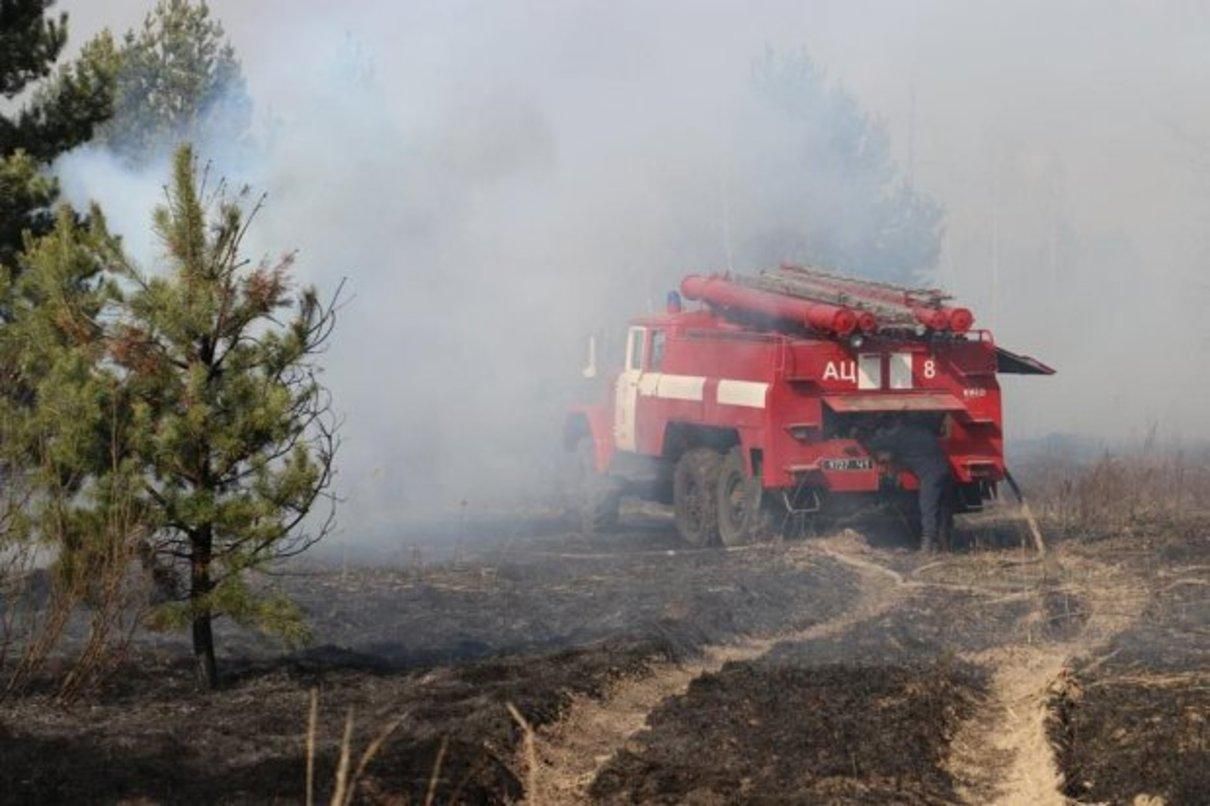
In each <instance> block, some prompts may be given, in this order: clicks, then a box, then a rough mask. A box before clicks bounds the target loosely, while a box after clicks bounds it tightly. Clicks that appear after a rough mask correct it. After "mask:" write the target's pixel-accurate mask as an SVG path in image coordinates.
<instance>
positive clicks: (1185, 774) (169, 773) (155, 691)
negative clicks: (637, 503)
mask: <svg viewBox="0 0 1210 806" xmlns="http://www.w3.org/2000/svg"><path fill="white" fill-rule="evenodd" d="M852 526H853V530H855V531H848V532H846V533H844V534H842V535H839V536H833V537H826V536H825V537H823V538H813V539H806V540H792V541H787V542H785V543H783V544H777V545H762V546H758V547H754V548H751V549H747V550H742V551H730V552H724V551H681V550H679V549H678V548H677V545H676V542H675V538H674V535H673V533H672V530H671V526H670V524H668V523H667V521H666V519H660V518H653V517H647V516H644V515H642V514H638V515H636V514H634V513H632V515H631V517H630V518H628V519H627V521H626V526H625V528H624V529H623V531H622V532H620V533H619V534H617V535H614V536H612V537H611V538H610V539H609V540H607V541H605V542H604V543H597V544H589V543H587V542H585V541H584V540H583V539H581V538H579V537H577V536H575V535H570V534H566V533H565V532H562V531H560V530H559V528H557V525H556V524H554V523H553V522H550V523H545V522H543V523H535V522H534V521H532V520H529V519H527V520H524V521H523V520H521V519H518V521H517V524H512V525H510V524H508V523H507V522H505V523H502V524H501V525H500V528H499V529H498V530H493V532H492V534H491V535H490V536H489V537H491V539H487V536H485V538H484V539H483V540H481V541H480V542H478V543H476V542H475V541H473V540H469V539H468V540H466V541H465V542H464V543H463V544H462V545H461V546H460V548H459V550H458V551H456V552H447V553H446V555H445V556H444V557H441V558H437V557H434V556H433V555H432V554H431V553H426V554H425V555H423V556H419V557H418V556H416V555H415V553H413V552H411V551H410V550H407V549H405V550H403V551H400V552H399V554H398V556H396V557H394V558H385V559H383V560H382V561H381V562H378V563H376V564H375V565H374V566H373V567H360V566H358V565H357V564H356V563H349V564H342V563H340V562H335V563H329V564H325V563H322V562H317V561H311V562H308V563H307V564H298V565H295V566H293V567H291V568H290V569H288V571H289V573H288V574H287V575H285V576H283V577H280V578H278V579H277V580H276V581H275V583H276V584H281V585H282V586H284V587H285V588H286V589H287V590H288V591H289V592H290V593H291V594H292V595H293V596H294V597H295V598H296V599H297V600H298V601H299V602H300V604H301V605H302V607H303V608H304V610H305V611H306V612H307V614H308V616H309V618H310V619H311V622H312V626H313V629H314V632H315V643H314V644H313V646H312V647H311V648H309V649H306V650H303V651H300V652H293V653H286V652H284V651H282V650H281V649H278V648H275V647H274V646H272V645H271V644H268V643H265V642H264V641H262V640H260V639H257V638H255V637H254V636H252V635H249V634H246V633H243V632H240V631H238V630H233V629H226V630H224V632H223V634H222V646H223V647H224V648H225V651H226V656H225V658H224V659H223V668H224V669H225V670H226V673H227V680H226V685H225V687H224V688H223V689H222V690H221V691H219V692H217V693H213V694H201V693H197V692H196V691H194V690H193V688H192V683H191V679H190V667H189V664H188V659H187V656H186V654H185V652H184V649H185V645H184V643H183V642H182V641H181V640H180V639H178V638H164V637H160V636H151V635H142V636H140V637H139V638H138V640H137V642H136V645H135V647H134V648H133V650H132V654H131V657H130V658H129V661H128V663H127V664H126V665H125V666H124V667H123V668H122V670H120V672H119V673H118V674H116V675H115V676H114V677H113V678H112V679H111V681H110V682H109V683H108V684H107V686H106V687H105V689H104V690H103V691H101V692H100V693H99V694H98V695H97V696H96V697H95V698H93V699H91V700H89V701H87V702H84V703H81V704H79V705H76V706H73V707H71V708H69V709H63V708H60V707H57V706H55V705H53V704H51V703H50V702H49V701H48V700H47V699H46V698H45V697H42V696H40V695H31V696H28V697H26V698H24V699H21V700H17V701H15V702H10V703H7V704H5V705H3V706H0V802H4V803H28V802H52V803H53V802H103V803H104V802H121V801H133V802H171V803H214V802H228V803H245V802H246V803H266V802H297V801H299V800H301V799H302V797H303V793H304V791H305V776H306V750H305V746H306V742H305V733H306V723H307V710H308V703H309V696H310V691H311V690H312V688H315V689H317V690H318V692H319V703H320V709H319V720H318V724H319V730H318V743H317V751H316V781H317V784H316V790H317V792H318V793H319V796H320V799H321V800H326V798H327V796H328V794H329V793H330V790H331V786H332V782H333V780H334V775H335V769H336V765H337V758H338V755H339V744H340V736H341V732H342V729H343V725H344V721H345V719H346V717H347V715H348V713H349V712H350V709H351V710H352V713H353V718H354V729H353V739H352V742H351V747H352V751H353V754H354V763H356V761H357V758H358V756H359V755H360V753H361V752H362V751H363V750H364V749H365V748H366V747H367V745H368V744H369V743H370V742H371V740H372V739H373V738H374V737H376V736H377V735H378V734H379V733H380V732H381V731H382V730H383V729H384V727H387V726H390V725H392V724H394V723H397V725H396V727H395V729H394V730H393V732H392V733H390V735H389V736H388V737H387V738H386V740H385V741H384V742H383V743H382V745H381V748H380V750H379V751H378V752H377V754H376V756H375V757H374V758H373V760H371V761H370V762H369V763H368V765H367V767H366V770H365V772H364V774H363V775H362V776H361V778H360V783H359V787H358V790H357V791H358V800H359V801H361V802H370V803H395V802H425V801H426V800H427V799H429V798H430V796H431V801H432V802H439V803H444V802H468V803H502V802H510V801H517V800H521V799H526V798H528V799H530V800H531V801H532V802H566V801H571V800H591V801H600V802H668V803H672V802H698V803H732V802H750V801H754V800H755V801H770V800H774V801H783V802H784V801H795V802H821V801H826V802H917V803H943V802H954V801H967V802H986V801H988V800H992V799H994V798H995V797H1008V798H1010V799H1011V798H1012V797H1013V796H1015V797H1017V799H1018V802H1043V801H1044V800H1046V799H1047V798H1044V797H1034V796H1033V794H1036V793H1037V792H1042V793H1043V794H1044V795H1046V796H1047V797H1049V798H1050V800H1051V802H1055V803H1057V802H1060V798H1059V791H1058V790H1059V788H1060V787H1062V788H1063V789H1064V791H1065V793H1066V794H1067V795H1068V796H1072V797H1079V798H1080V799H1084V800H1105V801H1110V802H1130V800H1131V799H1132V798H1133V797H1134V796H1135V795H1136V794H1140V793H1147V794H1156V795H1161V796H1163V797H1164V798H1165V799H1166V802H1168V803H1185V802H1187V803H1198V802H1204V801H1205V798H1204V797H1200V795H1202V794H1203V793H1204V792H1205V786H1206V782H1205V777H1204V776H1205V774H1206V773H1205V772H1204V771H1205V769H1207V768H1208V767H1210V765H1207V764H1206V763H1205V762H1206V728H1205V721H1204V719H1205V715H1206V713H1207V712H1210V708H1208V706H1210V703H1208V702H1207V700H1206V696H1205V692H1206V690H1207V688H1206V675H1207V670H1208V669H1210V666H1208V665H1207V664H1208V660H1210V659H1208V658H1207V657H1206V652H1207V644H1208V642H1207V640H1206V639H1207V636H1206V629H1207V628H1206V624H1207V618H1206V616H1207V615H1210V614H1208V613H1207V612H1206V607H1207V605H1206V594H1205V590H1206V587H1205V586H1206V582H1207V571H1208V570H1210V559H1207V558H1206V552H1205V548H1206V545H1207V540H1206V535H1207V532H1206V531H1205V530H1204V529H1203V528H1202V524H1201V523H1199V522H1195V521H1190V522H1189V523H1185V524H1182V525H1179V528H1178V526H1176V525H1171V524H1166V525H1157V526H1156V527H1155V528H1154V530H1153V531H1152V532H1150V533H1148V534H1146V535H1140V533H1139V532H1138V531H1137V530H1136V532H1135V533H1134V534H1131V535H1129V536H1110V537H1108V538H1106V539H1101V540H1093V539H1081V540H1078V541H1070V542H1066V543H1064V544H1062V545H1058V546H1056V547H1055V548H1054V550H1053V551H1052V552H1051V555H1050V557H1049V558H1048V560H1047V561H1046V562H1036V561H1033V560H1032V559H1031V558H1030V557H1029V556H1028V555H1027V554H1025V553H1023V552H1022V551H1021V550H1020V549H1019V548H1018V542H1019V534H1018V533H1016V532H1015V531H1014V528H1006V527H1005V526H1004V524H1003V522H1002V521H1001V520H998V519H996V518H994V517H993V518H991V519H986V520H980V521H968V522H967V524H966V537H967V539H966V540H965V541H963V543H962V545H961V547H960V549H959V551H958V552H957V553H956V554H954V555H950V556H946V557H941V558H937V559H929V558H920V557H917V556H916V555H915V554H914V553H913V552H911V551H910V550H909V547H907V546H906V545H905V544H903V543H900V542H897V541H896V539H895V538H894V537H888V536H887V535H886V534H885V533H884V532H882V531H879V530H877V529H874V528H870V529H869V530H863V526H862V524H860V523H857V524H853V525H852ZM460 536H463V537H464V536H465V535H464V534H462V535H460ZM1123 579H1129V580H1137V581H1138V585H1137V586H1135V587H1131V585H1126V584H1124V583H1123V582H1122V580H1123ZM1132 584H1133V583H1132ZM1136 588H1137V589H1136ZM1136 594H1137V595H1136ZM1119 603H1120V604H1121V606H1120V607H1118V604H1119ZM1048 692H1050V693H1049V695H1048ZM1048 696H1049V701H1048V700H1047V698H1048ZM1048 702H1049V708H1048V710H1046V711H1045V712H1044V710H1043V706H1045V705H1047V703H1048ZM509 704H511V705H513V706H514V707H515V708H516V709H517V711H518V712H519V713H520V714H522V715H523V718H524V719H525V720H526V721H527V722H528V724H529V725H530V726H531V727H532V729H533V730H534V731H536V734H535V735H534V737H533V745H534V748H535V749H534V750H533V752H529V751H528V750H527V745H528V741H527V734H526V732H525V731H524V730H523V729H522V728H521V727H520V726H519V725H518V723H517V722H516V721H515V720H514V719H513V718H512V717H511V716H510V714H509V711H508V710H507V705H509ZM1034 705H1038V708H1036V709H1035V708H1034ZM1046 713H1048V714H1049V715H1050V718H1049V721H1048V722H1046V723H1043V719H1042V717H1043V716H1044V715H1045V714H1046ZM1035 715H1036V717H1037V719H1036V720H1035V719H1034V716H1035ZM589 717H591V719H589ZM1034 722H1037V725H1036V729H1035V725H1034ZM1044 724H1045V727H1044ZM1046 730H1049V735H1047V734H1046ZM636 731H637V732H636ZM1047 738H1049V739H1050V740H1052V741H1054V742H1056V743H1057V745H1058V747H1059V750H1058V752H1057V753H1056V752H1054V751H1052V750H1051V749H1050V745H1049V744H1048V743H1047V741H1046V740H1047ZM1035 745H1036V746H1035ZM586 747H588V748H592V752H591V753H587V754H586V753H585V752H584V750H583V749H584V748H586ZM561 751H562V752H561ZM1035 767H1036V768H1038V769H1040V770H1041V771H1042V773H1043V774H1041V775H1039V776H1037V780H1033V776H1031V774H1030V771H1031V770H1032V769H1033V768H1035ZM1023 770H1024V772H1023ZM1059 776H1063V778H1062V780H1060V778H1059ZM1030 787H1036V788H1035V789H1030ZM1027 793H1032V794H1027Z"/></svg>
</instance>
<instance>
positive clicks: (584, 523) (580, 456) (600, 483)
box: [572, 437, 622, 537]
mask: <svg viewBox="0 0 1210 806" xmlns="http://www.w3.org/2000/svg"><path fill="white" fill-rule="evenodd" d="M575 458H576V466H575V484H574V485H573V498H572V513H573V515H574V517H575V518H576V520H577V521H578V525H579V527H580V531H581V532H583V533H584V534H585V535H588V536H589V537H592V536H594V535H598V534H601V533H602V532H608V531H610V530H612V529H614V528H616V527H617V525H618V508H619V506H620V505H621V502H622V485H621V484H620V483H619V482H618V480H617V479H615V478H613V477H612V476H610V475H609V474H607V473H600V472H598V471H597V467H596V448H595V447H594V445H593V441H592V437H584V438H582V439H581V440H580V441H579V442H577V443H576V455H575Z"/></svg>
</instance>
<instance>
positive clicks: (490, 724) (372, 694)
mask: <svg viewBox="0 0 1210 806" xmlns="http://www.w3.org/2000/svg"><path fill="white" fill-rule="evenodd" d="M664 650H665V648H664V647H661V646H658V645H652V644H644V643H640V642H627V641H612V642H606V643H603V644H601V645H599V646H595V647H591V648H584V649H575V650H567V651H563V652H556V653H551V654H548V655H543V656H539V657H513V658H508V659H501V660H496V661H487V662H482V663H473V664H468V665H466V666H462V667H458V668H454V669H445V670H440V671H437V672H432V673H429V674H425V675H421V674H402V675H401V674H386V675H380V674H374V673H371V672H366V671H363V670H350V669H326V670H322V671H320V670H315V669H312V670H310V671H307V672H300V671H298V670H290V669H287V668H285V667H283V668H281V669H279V670H278V671H276V672H273V673H266V674H261V675H258V676H254V677H248V678H246V679H243V680H240V681H239V682H237V683H235V684H234V685H232V686H230V687H228V688H226V689H225V690H223V691H220V692H217V693H215V694H211V695H203V694H198V693H195V692H194V691H193V690H192V689H191V687H190V685H189V681H188V676H187V673H188V670H187V669H185V668H182V667H181V666H180V665H179V664H176V665H171V664H166V665H162V666H159V667H158V668H157V667H155V666H153V665H151V664H152V663H153V662H154V661H153V659H151V658H146V659H143V660H144V663H143V664H141V665H140V666H139V667H138V670H137V671H136V670H135V669H133V668H132V669H131V670H128V672H127V674H126V675H125V676H124V679H123V682H122V685H121V686H119V687H115V689H114V690H113V691H112V692H110V693H109V694H108V696H106V697H103V698H102V699H101V700H100V701H99V702H97V703H93V704H91V705H90V706H89V707H87V708H80V709H75V710H72V711H58V710H55V709H53V708H50V707H48V706H47V705H46V704H45V703H41V702H37V701H25V702H22V703H19V704H17V705H16V706H15V707H14V708H12V709H11V710H10V711H9V712H8V713H7V714H6V718H5V723H6V724H7V727H5V728H4V729H3V730H2V731H0V802H4V803H85V802H90V803H93V802H101V803H105V802H116V801H120V800H129V799H136V800H137V799H149V800H151V801H154V802H165V803H214V802H227V803H231V802H234V803H241V802H255V803H263V802H273V801H285V802H296V801H299V800H301V799H302V795H303V792H304V781H305V769H306V762H305V757H306V756H305V749H304V748H305V739H304V737H305V732H306V723H307V711H308V707H309V688H310V687H311V686H316V687H317V688H318V689H319V696H320V704H321V711H320V718H319V726H320V728H319V731H318V735H319V739H320V742H319V745H318V752H317V754H316V759H317V775H318V777H317V780H318V782H319V783H318V787H317V789H318V792H319V793H320V794H321V799H323V800H326V797H327V795H328V793H330V791H331V789H332V784H333V781H334V772H335V769H336V762H337V758H338V753H339V739H340V736H341V731H342V730H343V725H344V720H345V718H346V717H347V714H348V713H349V710H350V709H352V711H353V713H354V719H355V722H354V725H355V733H354V739H353V742H352V748H353V752H354V754H355V757H356V756H359V755H360V753H361V752H362V751H363V750H364V748H365V747H366V746H367V745H368V744H369V742H370V741H371V740H372V738H373V737H374V736H375V735H377V734H378V733H379V732H381V731H382V730H383V729H384V728H385V727H386V726H389V725H390V724H391V723H393V722H395V721H396V720H402V721H401V722H400V724H399V726H398V728H397V729H396V730H395V732H394V733H393V734H392V736H391V738H390V739H389V740H388V741H387V742H386V744H385V745H384V746H383V749H382V750H381V752H380V753H379V754H378V756H377V758H376V759H375V760H374V761H373V762H372V763H371V765H370V766H369V769H368V774H367V775H366V778H365V781H364V782H363V785H362V788H361V792H362V794H363V795H364V796H366V797H365V799H366V800H368V801H370V802H373V801H376V800H378V799H379V798H378V797H375V795H376V794H383V795H385V794H387V793H389V794H390V795H391V796H394V797H396V798H398V797H399V795H400V794H403V795H406V796H407V797H408V798H409V799H411V800H420V801H422V800H423V799H424V797H425V796H426V793H427V791H428V788H429V786H430V783H431V785H432V786H433V788H434V792H435V793H436V795H437V796H438V797H439V800H440V802H450V801H454V800H465V801H469V802H504V801H506V800H509V799H515V798H517V797H518V796H519V795H520V793H521V783H520V782H519V781H518V780H517V778H516V776H515V774H514V773H513V772H512V770H511V768H510V765H509V764H508V762H509V761H510V760H511V758H512V755H513V753H514V752H515V748H516V746H517V742H518V739H519V736H520V728H519V726H518V725H517V724H516V723H515V722H514V721H513V720H512V718H511V717H510V716H509V714H508V711H507V710H506V708H505V703H512V704H514V705H515V707H516V708H517V709H518V710H520V711H521V712H522V713H523V714H525V715H526V717H527V719H528V720H529V721H530V722H531V723H532V724H534V725H539V724H543V723H545V722H548V721H550V720H552V719H554V718H555V717H556V716H557V715H558V714H559V712H560V711H561V709H562V708H563V707H564V706H565V705H566V704H567V702H568V700H569V698H570V697H571V696H572V695H574V694H588V695H599V694H600V692H601V689H602V687H603V686H605V685H606V684H607V683H608V682H609V681H610V680H611V679H613V678H615V677H617V676H619V675H633V674H636V673H639V672H640V671H641V670H642V669H643V668H644V666H645V665H646V664H648V663H649V662H650V661H651V659H652V658H653V657H655V656H657V655H658V654H659V653H660V652H662V651H664ZM443 747H444V749H442V748H443ZM439 754H440V755H441V756H442V759H441V762H440V764H439V763H438V755H439Z"/></svg>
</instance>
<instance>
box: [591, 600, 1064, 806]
mask: <svg viewBox="0 0 1210 806" xmlns="http://www.w3.org/2000/svg"><path fill="white" fill-rule="evenodd" d="M1039 609H1040V607H1039V602H1038V600H1037V599H1036V598H1033V597H1031V598H1021V599H1017V598H1012V597H1009V598H1007V600H1005V597H1003V596H1000V595H998V594H997V595H993V594H977V593H973V592H968V591H961V590H959V591H955V590H946V589H937V588H926V589H919V590H916V591H915V592H913V593H912V594H910V595H908V596H906V597H905V599H904V601H903V602H901V603H900V604H898V605H896V606H895V607H893V608H891V609H889V610H887V611H886V612H885V613H883V614H882V615H881V616H878V617H875V618H872V619H870V620H867V621H861V622H858V623H857V624H855V625H854V626H852V627H851V628H849V629H847V630H845V631H843V632H841V633H838V634H835V635H832V636H829V637H824V638H819V639H816V640H811V641H790V642H783V643H780V644H778V645H776V646H775V647H773V649H772V650H770V651H769V652H768V653H767V654H766V655H764V656H762V657H761V658H758V659H757V660H754V661H749V662H744V663H731V664H728V665H726V666H725V667H724V668H723V669H722V670H721V671H720V672H719V673H718V674H715V675H708V676H704V677H702V678H700V679H699V680H697V681H694V683H693V684H692V685H691V686H690V689H689V691H688V692H687V693H686V695H685V696H684V697H681V698H677V699H674V700H670V701H669V702H667V703H666V704H665V705H664V706H662V707H661V708H660V709H658V710H657V711H656V712H655V713H654V714H653V715H652V717H651V718H650V720H649V726H650V730H648V731H646V732H644V733H642V734H640V735H639V736H638V737H636V740H635V741H634V742H632V746H631V747H629V748H627V749H626V750H625V751H623V752H621V753H619V754H618V755H617V756H616V757H615V758H614V759H613V760H612V761H611V762H610V763H609V764H608V765H607V766H606V767H605V768H604V769H603V770H602V771H601V773H600V774H599V775H598V777H597V779H596V781H595V782H594V783H593V789H592V791H593V794H594V795H595V796H597V797H600V798H602V799H605V800H610V801H617V802H628V801H634V800H639V801H647V800H654V801H660V802H667V803H676V802H682V801H691V802H710V803H716V802H726V803H738V802H745V801H749V800H756V801H760V800H777V799H779V798H781V797H784V796H785V794H786V793H789V792H792V793H795V795H794V797H795V798H796V799H800V800H801V801H803V802H824V801H826V802H898V803H904V802H907V803H913V802H929V803H935V802H946V801H953V799H954V798H955V792H954V782H953V780H952V779H951V777H950V775H949V773H948V772H947V771H946V770H945V768H944V764H943V761H944V759H945V757H946V754H947V752H948V749H949V742H950V740H951V738H952V736H953V735H954V731H955V730H956V729H957V726H958V725H959V723H960V722H961V721H962V720H963V719H965V718H967V717H968V716H969V715H970V714H971V713H972V712H973V710H974V708H975V707H976V705H977V703H978V701H979V698H980V697H981V695H982V694H983V693H984V691H985V689H986V672H985V670H981V669H978V668H976V667H974V666H973V665H970V664H967V663H963V662H960V661H959V660H957V655H958V654H959V653H963V652H978V651H980V650H983V649H989V648H991V647H995V646H1002V645H1004V644H1007V643H1014V642H1020V641H1024V640H1025V637H1026V636H1028V635H1029V634H1030V633H1031V631H1036V630H1038V629H1040V626H1039V619H1038V611H1039ZM1043 609H1044V608H1043Z"/></svg>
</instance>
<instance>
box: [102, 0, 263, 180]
mask: <svg viewBox="0 0 1210 806" xmlns="http://www.w3.org/2000/svg"><path fill="white" fill-rule="evenodd" d="M115 93H116V97H115V101H114V115H113V118H112V119H111V120H110V121H109V122H108V123H107V124H106V125H105V126H103V127H102V128H101V130H100V132H99V135H98V138H99V139H100V140H101V141H102V142H104V143H106V144H107V145H108V146H109V147H110V149H111V150H113V151H114V152H115V153H118V154H120V155H122V156H123V157H124V158H125V159H126V160H127V161H128V162H131V163H135V164H140V163H143V164H145V163H147V162H149V161H151V160H153V159H156V158H158V157H160V156H162V155H164V154H165V152H169V153H170V152H171V151H173V150H174V149H175V148H176V147H177V146H179V145H181V144H183V143H192V144H195V145H197V144H214V143H218V142H221V143H222V144H223V145H224V146H226V147H230V146H232V145H238V144H239V143H240V142H241V141H242V140H243V138H244V137H245V135H246V134H247V131H248V128H249V126H250V124H251V118H252V102H251V100H250V99H249V97H248V94H247V90H246V86H245V82H244V76H243V73H242V71H241V69H240V64H239V60H238V59H237V58H236V56H235V49H234V48H233V47H232V46H231V43H230V42H229V41H227V39H226V36H225V34H224V32H223V26H222V24H221V23H220V22H219V21H218V20H217V19H214V18H213V17H212V16H211V14H210V8H209V6H208V5H207V4H206V2H205V0H201V1H200V2H196V3H194V2H190V0H160V1H159V2H158V3H157V4H156V7H155V9H154V10H153V11H152V12H151V13H150V14H148V15H147V17H146V18H145V19H144V21H143V27H142V29H141V30H140V31H139V32H138V33H137V34H136V33H135V32H134V31H130V32H128V33H127V34H126V36H125V39H124V40H123V45H122V48H121V67H120V69H119V70H118V72H117V83H116V89H115Z"/></svg>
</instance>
